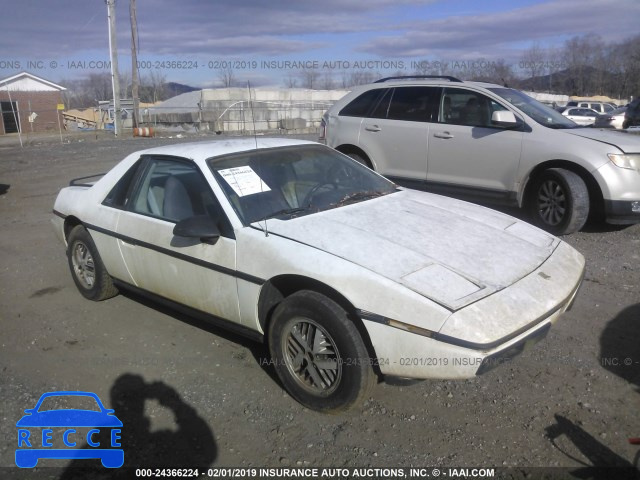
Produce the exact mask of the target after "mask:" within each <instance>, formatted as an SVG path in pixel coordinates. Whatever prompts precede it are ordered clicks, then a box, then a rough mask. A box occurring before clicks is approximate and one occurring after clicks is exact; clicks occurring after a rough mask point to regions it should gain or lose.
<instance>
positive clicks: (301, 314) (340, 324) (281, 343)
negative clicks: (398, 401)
mask: <svg viewBox="0 0 640 480" xmlns="http://www.w3.org/2000/svg"><path fill="white" fill-rule="evenodd" d="M268 338H269V350H270V352H271V358H272V360H273V363H274V365H275V370H276V373H277V374H278V377H279V378H280V381H281V382H282V384H283V385H284V387H285V389H286V390H287V391H288V392H289V394H290V395H291V396H292V397H293V398H295V399H296V400H297V401H298V402H300V403H301V404H302V405H304V406H305V407H307V408H310V409H312V410H317V411H320V412H338V411H341V410H347V409H349V408H351V407H353V406H355V405H357V404H358V403H360V402H361V401H362V400H363V399H364V398H365V396H366V395H367V392H368V391H369V389H370V388H371V386H372V385H373V383H374V379H375V376H374V372H373V369H372V367H371V362H370V359H369V354H368V352H367V349H366V347H365V345H364V342H363V341H362V337H361V336H360V333H359V332H358V329H357V328H356V326H355V325H354V324H353V323H352V322H351V320H350V319H349V318H348V317H347V312H346V311H345V310H344V309H343V308H342V307H340V306H339V305H338V304H337V303H335V302H334V301H333V300H331V299H329V298H327V297H325V296H324V295H321V294H319V293H317V292H312V291H308V290H302V291H300V292H297V293H294V294H293V295H291V296H290V297H287V298H286V299H285V300H283V301H282V303H280V304H279V305H278V306H277V307H276V309H275V311H274V312H273V317H272V321H271V326H270V328H269V333H268Z"/></svg>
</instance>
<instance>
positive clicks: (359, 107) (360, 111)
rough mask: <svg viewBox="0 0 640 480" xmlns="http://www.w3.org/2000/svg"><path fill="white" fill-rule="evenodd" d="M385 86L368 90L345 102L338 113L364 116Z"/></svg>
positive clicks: (348, 115) (347, 115) (374, 103)
mask: <svg viewBox="0 0 640 480" xmlns="http://www.w3.org/2000/svg"><path fill="white" fill-rule="evenodd" d="M386 90H387V89H386V88H375V89H373V90H368V91H366V92H364V93H363V94H361V95H359V96H358V97H356V98H355V99H354V100H352V101H351V102H350V103H348V104H347V106H345V107H344V108H343V109H342V110H340V113H339V114H338V115H340V116H343V117H366V116H367V114H368V113H369V111H370V110H371V109H372V108H373V106H374V105H376V104H377V103H378V99H379V98H380V96H381V95H382V94H383V92H385V91H386Z"/></svg>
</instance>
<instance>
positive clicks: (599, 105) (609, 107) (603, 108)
mask: <svg viewBox="0 0 640 480" xmlns="http://www.w3.org/2000/svg"><path fill="white" fill-rule="evenodd" d="M569 107H580V108H590V109H591V110H594V111H595V112H597V113H608V112H611V111H613V110H615V109H616V108H617V107H616V105H614V104H612V103H604V102H586V101H579V100H572V101H570V102H567V104H566V105H565V108H569Z"/></svg>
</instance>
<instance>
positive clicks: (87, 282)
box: [67, 225, 118, 302]
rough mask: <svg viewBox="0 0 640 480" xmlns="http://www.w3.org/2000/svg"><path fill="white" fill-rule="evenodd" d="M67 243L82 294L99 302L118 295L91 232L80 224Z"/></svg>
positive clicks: (77, 284)
mask: <svg viewBox="0 0 640 480" xmlns="http://www.w3.org/2000/svg"><path fill="white" fill-rule="evenodd" d="M67 243H68V247H67V259H68V261H69V268H70V270H71V276H72V277H73V281H74V282H75V284H76V287H78V290H79V291H80V293H81V294H82V296H83V297H85V298H88V299H89V300H93V301H96V302H98V301H100V300H106V299H107V298H111V297H113V296H115V295H117V294H118V289H117V288H116V287H115V285H114V284H113V281H112V280H111V276H110V275H109V272H107V269H106V268H105V267H104V264H103V263H102V259H101V258H100V254H98V249H97V248H96V245H95V243H93V239H92V238H91V235H89V232H87V230H86V229H85V228H84V227H83V226H82V225H78V226H76V227H74V229H73V230H71V233H70V234H69V239H68V242H67Z"/></svg>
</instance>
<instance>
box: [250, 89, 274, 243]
mask: <svg viewBox="0 0 640 480" xmlns="http://www.w3.org/2000/svg"><path fill="white" fill-rule="evenodd" d="M247 90H248V91H249V108H250V109H251V123H252V125H253V140H254V142H255V144H256V150H258V135H257V133H256V116H255V114H254V113H253V100H252V99H251V83H250V82H249V81H248V80H247ZM258 170H259V172H258V176H259V177H260V193H263V192H264V190H263V188H262V185H263V183H264V180H262V162H260V161H259V163H258ZM264 236H265V237H268V236H269V229H268V228H267V218H266V217H265V219H264Z"/></svg>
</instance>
